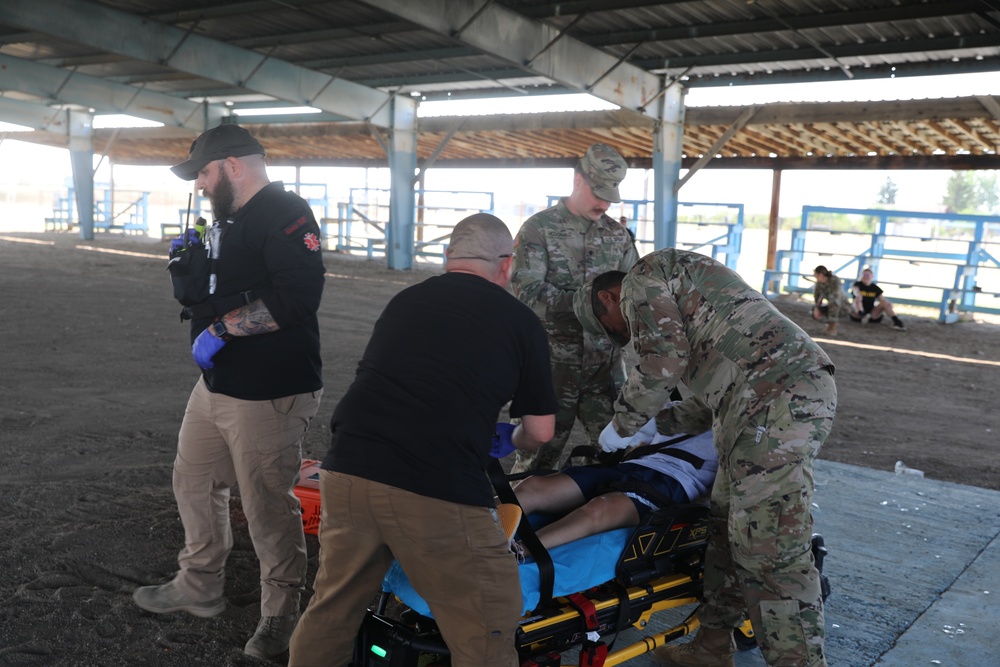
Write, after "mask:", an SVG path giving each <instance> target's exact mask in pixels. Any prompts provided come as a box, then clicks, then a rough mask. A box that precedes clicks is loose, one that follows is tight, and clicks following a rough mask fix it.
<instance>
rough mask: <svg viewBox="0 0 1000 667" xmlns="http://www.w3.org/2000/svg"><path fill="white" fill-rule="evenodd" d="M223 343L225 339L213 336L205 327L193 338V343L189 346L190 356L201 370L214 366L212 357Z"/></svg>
mask: <svg viewBox="0 0 1000 667" xmlns="http://www.w3.org/2000/svg"><path fill="white" fill-rule="evenodd" d="M225 344H226V341H224V340H222V339H221V338H218V337H216V336H213V335H212V332H211V331H209V330H208V329H205V330H204V331H202V332H201V333H200V334H198V337H197V338H195V339H194V345H192V346H191V356H192V357H194V363H196V364H198V367H199V368H201V369H202V370H208V369H209V368H214V367H215V364H213V363H212V357H214V356H215V353H216V352H218V351H219V350H221V349H222V346H223V345H225Z"/></svg>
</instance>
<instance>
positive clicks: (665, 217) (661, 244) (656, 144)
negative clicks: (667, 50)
mask: <svg viewBox="0 0 1000 667" xmlns="http://www.w3.org/2000/svg"><path fill="white" fill-rule="evenodd" d="M658 104H659V105H660V106H659V111H660V114H659V115H660V121H659V123H657V126H656V130H655V131H654V132H653V193H654V195H653V198H654V201H653V247H654V248H655V249H656V250H660V249H662V248H673V247H675V246H676V245H677V192H676V191H675V187H676V185H677V183H678V182H679V181H680V171H681V157H682V155H683V147H682V140H683V137H684V87H683V86H682V85H681V84H679V83H674V84H673V85H671V86H670V87H669V88H667V89H666V91H665V92H664V93H663V96H662V97H661V98H660V100H658Z"/></svg>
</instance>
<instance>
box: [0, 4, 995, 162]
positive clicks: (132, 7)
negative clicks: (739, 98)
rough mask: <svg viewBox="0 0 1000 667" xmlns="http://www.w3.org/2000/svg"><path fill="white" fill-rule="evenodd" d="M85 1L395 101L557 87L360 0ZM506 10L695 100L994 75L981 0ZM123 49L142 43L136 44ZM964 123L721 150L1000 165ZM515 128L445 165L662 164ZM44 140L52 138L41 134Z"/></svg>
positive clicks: (765, 132) (637, 128) (70, 69)
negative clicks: (814, 86)
mask: <svg viewBox="0 0 1000 667" xmlns="http://www.w3.org/2000/svg"><path fill="white" fill-rule="evenodd" d="M37 1H38V2H39V3H40V4H42V5H48V4H51V3H53V2H56V3H57V0H37ZM84 2H91V3H92V4H93V5H94V6H95V7H108V8H112V9H115V10H118V11H121V12H125V13H127V14H128V15H130V16H133V17H140V18H142V19H143V20H145V21H146V22H147V24H148V25H149V26H150V30H152V31H155V30H156V28H157V26H158V24H163V25H165V26H172V27H174V28H179V29H181V30H184V31H187V32H189V33H190V34H196V35H200V36H203V37H207V38H210V39H212V40H215V41H217V42H219V43H222V44H227V45H232V46H238V47H240V48H243V49H247V50H249V51H251V52H254V53H256V54H260V56H261V59H262V61H263V60H266V59H277V60H281V61H286V62H289V63H293V64H297V65H300V66H303V67H307V68H309V69H313V70H315V71H318V72H322V73H324V74H326V75H332V76H336V77H337V78H339V79H343V80H346V81H352V82H357V83H360V84H363V85H366V86H374V87H378V88H380V89H382V90H386V91H402V92H407V91H411V90H415V91H419V92H420V94H422V95H424V96H426V97H428V98H431V99H435V98H440V97H445V96H451V97H470V96H473V97H474V96H480V95H489V94H494V93H495V91H497V90H504V91H508V90H516V91H519V92H521V93H523V94H536V93H541V92H552V91H559V90H563V89H562V87H561V86H560V85H559V84H558V83H557V82H555V81H553V80H551V79H548V78H547V77H545V76H540V75H539V74H538V73H536V72H533V71H530V70H529V69H527V68H526V67H525V66H524V65H523V63H513V62H509V61H507V60H505V59H503V58H500V57H497V56H495V55H492V54H490V53H486V52H484V51H483V50H480V49H476V48H474V47H471V46H469V45H467V44H465V43H463V42H461V41H460V40H458V39H456V38H455V37H453V36H452V35H450V34H445V33H442V32H437V31H435V30H431V29H428V28H425V27H422V26H419V25H416V24H414V23H411V22H408V21H405V20H401V19H399V18H398V17H396V16H394V15H392V14H390V13H387V12H385V11H383V10H381V9H379V8H378V7H376V6H374V3H373V4H369V3H365V2H361V1H358V0H283V1H282V2H280V3H279V2H264V1H261V0H244V1H236V2H233V1H230V0H226V1H222V0H78V2H77V4H83V3H84ZM498 4H500V5H503V6H504V7H507V8H509V9H511V10H513V11H515V12H518V13H520V14H522V15H523V16H525V17H528V18H529V19H532V20H534V21H540V22H542V23H544V24H548V25H550V26H552V27H554V28H555V29H556V30H557V31H564V35H565V36H566V37H572V38H573V39H576V40H579V41H580V42H583V43H584V44H587V45H590V46H592V47H593V48H595V49H600V50H603V51H605V52H607V53H609V54H611V55H613V56H614V57H615V58H619V59H622V61H623V62H627V63H630V64H633V65H636V66H638V67H640V68H642V69H644V70H646V71H648V72H651V73H654V74H656V75H658V76H665V77H670V78H681V79H682V81H683V82H684V84H685V85H687V86H702V85H729V84H743V83H753V82H756V83H768V82H784V81H806V80H816V81H834V80H845V79H847V78H848V77H852V76H853V77H859V78H868V77H887V76H890V75H894V76H905V75H908V74H918V73H948V72H975V71H994V70H1000V10H998V8H997V6H996V5H995V3H985V2H981V1H980V0H893V1H891V2H874V1H870V0H748V1H742V2H733V1H732V0H698V1H694V0H660V1H652V0H579V1H567V2H537V1H534V0H501V1H500V2H499V3H498ZM53 6H54V7H56V6H58V4H56V5H53ZM463 6H464V5H463ZM3 16H4V13H3V10H0V54H3V55H6V56H13V57H15V58H19V59H24V60H27V61H33V62H40V63H43V64H46V65H48V66H50V67H55V68H59V69H61V70H64V71H65V72H66V76H67V77H71V76H73V75H74V74H85V75H89V76H92V77H97V78H98V79H102V80H105V81H112V82H116V83H123V84H127V85H130V86H134V87H136V89H137V90H139V89H142V90H148V91H156V92H160V93H165V94H168V95H171V96H176V97H183V98H186V99H187V98H197V99H201V98H205V97H208V98H210V99H211V100H213V101H223V100H231V101H232V102H233V103H234V106H235V108H239V107H240V106H241V105H243V104H249V103H250V102H251V101H256V102H258V103H259V102H261V101H265V102H266V101H268V99H269V98H268V96H267V95H262V94H260V93H257V92H255V91H251V90H249V89H241V88H239V87H236V86H234V85H233V84H232V83H229V84H227V83H223V81H225V80H226V77H223V76H220V77H219V79H220V80H216V79H213V78H211V77H206V76H198V75H195V74H191V73H188V72H185V71H183V70H182V69H179V68H174V67H170V66H167V65H164V64H160V63H153V62H144V61H139V60H135V59H133V58H129V57H127V56H124V55H121V54H119V53H111V52H109V51H106V50H102V49H100V48H96V47H94V46H88V45H86V44H81V43H77V41H75V40H71V39H68V38H63V37H59V36H57V35H56V34H55V33H56V32H58V31H56V30H53V31H52V32H51V33H49V32H46V31H45V29H43V28H42V27H39V26H35V27H34V29H31V28H25V27H23V26H19V25H17V24H14V23H9V24H4V23H3V22H2V21H3V18H2V17H3ZM59 20H60V18H59V14H58V12H53V17H52V21H53V25H55V24H58V22H59ZM81 39H83V38H81ZM121 39H123V40H142V39H143V35H142V34H134V35H122V37H121ZM601 74H602V73H601V72H595V73H594V76H595V78H597V77H598V76H600V75H601ZM7 80H8V78H5V77H0V89H3V90H2V93H3V96H4V97H8V98H13V99H20V100H29V101H31V100H34V101H37V102H39V103H44V104H46V105H59V104H64V105H72V104H73V100H72V99H64V98H63V97H61V95H60V91H59V89H58V87H56V88H55V89H53V90H51V91H48V92H47V93H46V94H45V95H39V94H37V93H36V94H28V93H26V92H25V91H23V90H17V89H16V88H11V87H9V88H7V89H4V86H9V85H10V84H7V83H5V81H7ZM10 80H15V81H16V78H11V79H10ZM275 103H276V105H282V104H290V103H289V102H281V101H277V100H275ZM697 113H698V112H696V111H694V110H690V109H689V110H688V114H689V122H688V124H687V126H686V137H685V143H684V150H685V152H686V153H687V154H689V155H692V156H693V155H698V154H700V153H701V152H704V151H706V150H708V149H709V148H710V147H711V146H712V144H713V142H714V141H715V140H716V139H717V138H718V137H719V136H721V134H722V133H723V132H725V130H726V129H727V127H728V125H726V124H725V123H711V122H700V121H691V117H692V116H695V117H696V116H697ZM962 114H963V115H960V116H958V117H955V118H942V119H937V120H933V121H932V120H923V119H907V118H890V117H887V118H879V119H855V120H850V119H845V120H838V121H837V122H827V121H821V120H817V119H813V120H812V121H810V120H809V119H804V120H799V121H796V122H791V121H789V122H776V123H761V122H751V123H750V124H749V125H748V126H747V127H746V128H743V129H742V130H741V131H740V132H737V133H736V135H735V136H734V137H733V138H732V140H731V141H730V142H729V143H728V144H727V145H726V146H725V147H724V149H723V150H722V151H721V153H722V154H723V155H727V156H731V155H735V156H738V157H740V158H749V157H759V156H760V155H770V154H772V153H774V154H777V155H778V156H780V157H788V158H801V157H814V156H819V155H830V156H839V157H844V156H852V155H868V153H874V154H876V155H880V156H901V155H913V154H919V155H925V156H933V155H935V154H942V153H944V154H948V155H962V154H966V153H968V154H989V153H990V152H992V151H995V149H996V146H997V144H998V137H997V114H995V113H993V112H992V111H991V110H989V109H988V108H986V107H983V106H982V104H980V105H979V111H978V113H973V114H972V115H971V116H970V112H968V111H963V112H962ZM580 117H581V118H585V116H580ZM705 117H707V116H705ZM0 119H2V115H0ZM522 121H523V124H522V125H521V126H520V127H517V128H514V129H510V130H503V131H501V130H490V129H481V130H477V131H474V132H473V131H465V130H463V131H459V132H458V133H457V134H456V135H455V137H454V138H453V139H452V141H451V142H450V143H449V145H448V146H446V147H445V148H444V149H443V150H442V152H441V156H440V158H439V160H440V162H441V163H446V162H448V161H449V160H451V161H466V160H469V161H472V160H475V159H481V160H485V161H494V162H495V161H503V160H560V159H567V158H568V157H569V156H575V155H579V154H580V152H581V151H580V148H581V147H583V148H585V147H586V145H587V144H588V143H590V142H592V141H593V140H595V137H596V138H603V139H606V140H608V141H612V142H613V143H616V144H617V145H620V146H623V147H625V148H626V149H627V150H628V151H629V152H630V155H632V156H633V157H635V159H648V157H649V152H650V150H651V145H650V141H651V140H650V131H649V128H648V127H644V126H642V125H641V124H628V123H625V124H622V125H620V126H617V127H604V126H603V125H602V126H599V127H583V126H581V127H576V128H566V127H544V128H543V129H534V128H533V126H532V123H531V122H529V121H528V120H526V119H522ZM434 122H443V121H434ZM434 122H428V121H421V126H422V127H421V132H420V143H419V149H418V152H419V153H420V156H421V158H424V157H426V156H427V155H429V154H431V153H432V152H433V151H434V150H435V149H436V148H437V146H438V144H439V143H440V140H441V139H442V138H443V137H444V136H445V135H446V134H447V132H436V131H428V130H425V129H424V128H425V127H428V126H429V127H433V126H434ZM581 122H583V121H581ZM730 122H731V121H730ZM259 131H260V132H261V133H262V134H263V135H265V137H267V136H274V137H278V136H280V138H281V140H280V143H281V144H282V145H281V146H278V145H277V143H278V142H275V145H274V146H273V147H269V153H270V154H271V156H272V159H273V160H280V161H282V162H285V161H287V162H293V161H299V162H303V163H305V162H318V161H324V160H326V161H329V162H337V161H344V160H363V161H377V160H381V159H383V158H384V156H383V155H382V148H381V145H380V144H379V142H378V141H376V140H375V139H374V138H373V137H372V136H371V134H370V132H368V133H366V132H340V131H338V132H336V133H330V134H325V135H324V134H323V133H322V132H319V133H317V132H315V131H314V128H312V127H311V126H303V125H298V124H296V125H292V126H290V127H286V128H283V129H282V128H272V126H271V125H268V126H261V127H260V128H259ZM105 134H107V133H99V134H98V143H99V144H100V143H101V142H105V143H106V144H107V145H106V146H105V147H104V148H99V150H102V151H104V150H107V151H108V153H109V155H110V156H111V157H112V159H115V160H118V161H120V162H138V161H150V160H157V159H159V160H165V161H167V162H169V161H172V160H173V159H175V158H176V155H177V147H178V145H179V144H181V143H185V142H187V141H189V140H190V137H189V136H188V135H183V134H182V135H181V136H180V137H178V138H175V137H176V136H177V135H176V133H172V132H167V131H166V130H164V132H163V133H162V134H160V135H157V133H155V132H148V131H144V132H141V133H139V132H133V133H129V132H125V131H123V132H121V133H119V134H118V135H117V136H116V139H115V141H114V142H110V141H109V140H107V139H106V138H104V135H105ZM129 136H131V137H132V138H129ZM157 136H160V137H161V138H159V139H157V138H156V137H157ZM323 137H334V138H323ZM36 140H39V141H46V142H54V141H57V140H58V138H57V137H54V136H52V135H46V136H43V135H38V136H36ZM185 149H186V145H185Z"/></svg>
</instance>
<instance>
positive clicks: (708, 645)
mask: <svg viewBox="0 0 1000 667" xmlns="http://www.w3.org/2000/svg"><path fill="white" fill-rule="evenodd" d="M735 650H736V643H735V642H734V641H733V629H732V628H724V629H722V630H714V629H712V628H706V627H705V626H702V627H701V628H699V630H698V634H696V635H695V636H694V639H693V640H691V641H689V642H688V643H687V644H677V645H671V644H668V645H666V646H660V647H659V648H656V649H653V660H655V661H656V662H657V664H660V665H664V666H665V667H734V664H735V663H734V662H733V652H734V651H735Z"/></svg>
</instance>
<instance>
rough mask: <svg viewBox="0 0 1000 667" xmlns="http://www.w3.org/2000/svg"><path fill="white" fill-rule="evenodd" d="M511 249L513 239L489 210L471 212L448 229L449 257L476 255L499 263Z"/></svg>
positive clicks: (455, 258)
mask: <svg viewBox="0 0 1000 667" xmlns="http://www.w3.org/2000/svg"><path fill="white" fill-rule="evenodd" d="M513 253H514V239H513V238H512V237H511V235H510V230H509V229H507V225H506V224H504V221H503V220H501V219H500V218H498V217H496V216H495V215H490V214H489V213H474V214H473V215H470V216H469V217H467V218H465V219H463V220H462V221H461V222H459V223H458V224H457V225H455V229H454V230H453V231H452V232H451V240H450V241H449V243H448V252H447V255H446V256H447V259H448V261H453V260H463V259H479V260H483V261H486V262H490V263H491V264H496V263H499V262H500V260H501V259H502V258H504V257H510V256H511V255H512V254H513Z"/></svg>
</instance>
